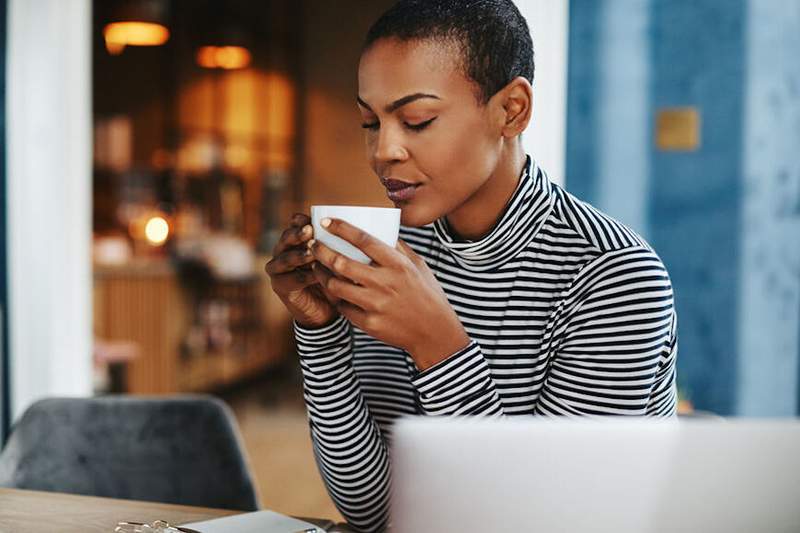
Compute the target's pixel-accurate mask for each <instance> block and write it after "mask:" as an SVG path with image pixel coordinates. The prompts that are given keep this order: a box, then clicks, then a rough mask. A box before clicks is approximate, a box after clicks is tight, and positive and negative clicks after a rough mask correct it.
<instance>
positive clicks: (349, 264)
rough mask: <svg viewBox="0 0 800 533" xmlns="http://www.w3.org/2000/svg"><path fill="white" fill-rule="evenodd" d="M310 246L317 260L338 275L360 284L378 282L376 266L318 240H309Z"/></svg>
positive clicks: (372, 284) (369, 284) (371, 284)
mask: <svg viewBox="0 0 800 533" xmlns="http://www.w3.org/2000/svg"><path fill="white" fill-rule="evenodd" d="M309 248H310V249H311V253H312V254H314V257H315V258H316V260H317V261H319V262H320V263H322V264H323V265H324V266H325V267H326V268H327V269H328V270H330V271H331V272H333V273H334V274H336V275H337V276H341V277H345V278H347V279H349V280H352V281H354V282H356V283H358V284H359V285H368V286H374V285H375V284H376V281H377V280H376V273H375V267H372V266H369V265H365V264H364V263H359V262H358V261H356V260H354V259H350V258H349V257H347V256H346V255H342V254H340V253H338V252H335V251H333V250H332V249H330V248H329V247H327V246H325V245H324V244H322V243H321V242H319V241H317V240H313V241H309Z"/></svg>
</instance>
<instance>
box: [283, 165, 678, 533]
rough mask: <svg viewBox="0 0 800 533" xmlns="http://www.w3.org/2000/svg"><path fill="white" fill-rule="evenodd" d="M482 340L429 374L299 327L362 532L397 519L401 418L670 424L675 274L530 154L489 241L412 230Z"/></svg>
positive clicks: (346, 501)
mask: <svg viewBox="0 0 800 533" xmlns="http://www.w3.org/2000/svg"><path fill="white" fill-rule="evenodd" d="M401 238H402V239H403V240H404V241H405V242H406V243H408V244H409V245H410V246H411V248H413V249H414V251H415V252H416V253H417V254H419V255H420V256H421V257H422V258H424V260H425V262H426V263H427V264H428V266H429V267H430V269H431V270H432V271H433V273H434V274H435V276H436V279H437V280H438V281H439V283H440V284H441V285H442V288H443V289H444V291H445V293H446V294H447V297H448V300H449V301H450V304H451V305H452V306H453V308H454V309H455V311H456V313H457V314H458V316H459V318H460V319H461V322H462V324H463V325H464V328H465V329H466V331H467V333H468V334H469V337H470V339H471V343H470V344H469V345H468V346H467V347H465V348H464V349H462V350H461V351H459V352H457V353H455V354H453V355H452V356H451V357H449V358H448V359H446V360H445V361H442V362H441V363H439V364H438V365H436V366H433V367H431V368H429V369H427V370H426V371H424V372H419V370H418V369H417V367H416V366H415V364H414V362H413V360H412V359H411V358H410V356H409V355H408V354H407V353H405V352H404V351H402V350H400V349H398V348H394V347H392V346H388V345H386V344H384V343H382V342H380V341H378V340H376V339H374V338H371V337H370V336H368V335H367V334H366V333H364V332H363V331H361V330H359V329H358V328H356V327H354V326H352V325H351V324H350V323H349V322H348V321H347V320H345V319H344V318H339V319H338V320H336V321H335V322H334V323H333V324H331V325H329V326H326V327H323V328H320V329H305V328H302V327H300V326H299V325H298V324H295V337H296V340H297V348H298V352H299V355H300V364H301V367H302V371H303V376H304V393H305V400H306V406H307V409H308V415H309V421H310V427H311V437H312V440H313V444H314V450H315V455H316V458H317V463H318V465H319V469H320V472H321V474H322V477H323V479H324V481H325V483H326V485H327V488H328V490H329V492H330V494H331V497H332V498H333V500H334V502H335V503H336V506H337V507H338V508H339V510H340V511H341V512H342V514H343V516H344V517H345V518H346V519H347V520H348V522H349V523H350V524H351V525H352V526H353V527H355V528H357V529H359V530H363V531H378V530H381V529H383V528H384V527H385V526H386V523H387V516H388V505H389V487H390V483H391V480H390V469H389V461H390V457H389V454H388V453H387V450H388V444H389V441H390V439H391V425H392V423H393V421H394V420H395V419H396V418H397V417H399V416H403V415H419V414H423V415H444V416H447V415H480V416H492V417H502V416H520V415H522V416H524V415H529V416H541V415H544V416H550V415H567V416H597V415H644V416H673V415H674V414H675V408H676V400H677V395H676V385H675V358H676V355H677V343H676V316H675V309H674V305H673V295H672V287H671V284H670V280H669V277H668V275H667V271H666V270H665V268H664V265H663V264H662V262H661V261H660V259H659V258H658V256H657V255H656V254H655V253H654V251H653V250H652V249H651V248H650V246H649V245H648V244H647V243H646V242H645V241H644V240H643V239H642V238H641V237H639V236H638V235H636V234H635V233H634V232H633V231H631V230H630V229H629V228H627V227H625V226H623V225H622V224H620V223H619V222H616V221H614V220H612V219H611V218H609V217H608V216H606V215H604V214H602V213H600V212H599V211H597V210H596V209H595V208H593V207H592V206H591V205H588V204H586V203H584V202H581V201H580V200H578V199H577V198H575V197H573V196H572V195H570V194H569V193H567V192H566V191H564V190H563V189H562V188H560V187H558V186H557V185H555V184H552V183H551V182H550V181H549V180H548V178H547V176H546V174H545V173H544V172H543V171H542V170H541V169H540V168H539V167H538V166H537V165H536V164H535V163H534V162H533V161H532V160H531V158H528V161H527V164H526V166H525V169H524V170H523V173H522V176H521V178H520V182H519V185H518V186H517V189H516V191H515V192H514V195H513V196H512V198H511V200H510V201H509V204H508V206H507V207H506V210H505V212H504V213H503V215H502V216H501V218H500V220H499V222H498V223H497V225H496V226H495V228H494V229H493V230H492V231H491V232H490V234H489V235H487V236H486V237H484V238H483V239H481V240H479V241H475V242H458V241H456V240H454V239H453V238H452V237H451V232H450V231H449V229H448V227H447V223H446V221H445V220H444V219H440V220H438V221H436V222H435V223H433V224H431V225H429V226H425V227H422V228H407V227H403V228H401Z"/></svg>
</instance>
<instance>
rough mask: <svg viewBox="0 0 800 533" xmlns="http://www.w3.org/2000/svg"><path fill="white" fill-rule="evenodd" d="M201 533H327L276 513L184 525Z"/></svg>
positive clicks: (310, 524)
mask: <svg viewBox="0 0 800 533" xmlns="http://www.w3.org/2000/svg"><path fill="white" fill-rule="evenodd" d="M181 527H186V528H190V529H193V530H195V531H198V532H199V533H326V531H325V530H324V529H322V528H320V527H318V526H316V525H314V524H312V523H310V522H305V521H303V520H298V519H297V518H292V517H289V516H286V515H282V514H280V513H276V512H274V511H256V512H253V513H242V514H237V515H232V516H226V517H223V518H215V519H213V520H204V521H203V522H193V523H191V524H184V525H182V526H181Z"/></svg>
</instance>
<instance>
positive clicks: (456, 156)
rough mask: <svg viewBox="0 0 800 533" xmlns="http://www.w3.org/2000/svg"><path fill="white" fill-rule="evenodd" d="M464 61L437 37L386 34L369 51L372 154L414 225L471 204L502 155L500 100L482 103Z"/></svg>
mask: <svg viewBox="0 0 800 533" xmlns="http://www.w3.org/2000/svg"><path fill="white" fill-rule="evenodd" d="M460 61H461V60H460V57H459V54H458V52H457V50H456V49H455V48H454V47H453V46H449V45H443V44H441V43H439V42H436V41H430V40H427V41H426V40H423V41H412V42H402V41H399V40H396V39H381V40H378V41H376V42H375V43H373V45H372V46H371V47H370V48H369V49H367V51H366V52H364V54H363V55H362V57H361V62H360V64H359V69H358V107H359V110H360V112H361V118H362V121H363V127H364V128H365V132H366V148H367V157H368V159H369V162H370V166H371V167H372V169H373V171H374V172H375V174H376V175H377V176H378V177H379V178H380V179H381V183H382V184H383V185H384V187H386V189H387V195H388V196H389V198H390V199H391V200H392V201H393V202H394V204H395V206H396V207H399V208H400V209H401V210H402V215H401V221H402V223H403V224H404V225H406V226H422V225H425V224H428V223H430V222H432V221H434V220H436V219H437V218H440V217H442V216H445V215H448V214H451V213H454V212H455V211H457V210H459V209H460V208H463V207H465V206H469V205H470V199H471V198H472V199H473V200H475V198H473V196H474V195H475V193H476V192H477V191H478V190H479V189H480V188H481V187H482V186H484V185H485V184H486V183H487V181H488V180H489V179H490V177H491V176H492V173H493V171H494V169H495V168H496V166H497V162H498V159H499V157H500V152H501V148H502V135H501V127H500V126H499V125H498V110H497V109H495V107H496V105H495V104H493V102H490V103H489V104H487V105H479V103H478V100H477V98H476V90H477V86H476V85H475V83H474V82H472V81H471V80H469V79H467V77H466V76H465V75H464V74H463V73H462V72H461V70H460V69H459V66H460ZM500 123H502V119H500Z"/></svg>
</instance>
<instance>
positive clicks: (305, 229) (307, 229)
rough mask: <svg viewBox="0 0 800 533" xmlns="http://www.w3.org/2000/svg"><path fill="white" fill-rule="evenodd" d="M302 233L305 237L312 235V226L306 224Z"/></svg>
mask: <svg viewBox="0 0 800 533" xmlns="http://www.w3.org/2000/svg"><path fill="white" fill-rule="evenodd" d="M302 232H303V234H304V235H306V234H309V233H311V226H309V225H308V224H306V225H305V226H303V229H302Z"/></svg>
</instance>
